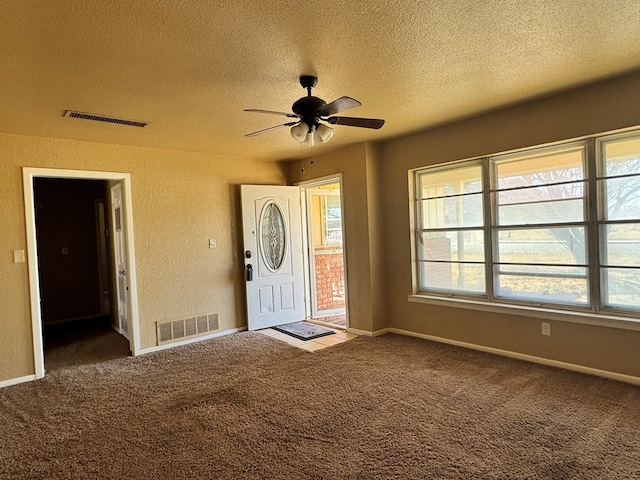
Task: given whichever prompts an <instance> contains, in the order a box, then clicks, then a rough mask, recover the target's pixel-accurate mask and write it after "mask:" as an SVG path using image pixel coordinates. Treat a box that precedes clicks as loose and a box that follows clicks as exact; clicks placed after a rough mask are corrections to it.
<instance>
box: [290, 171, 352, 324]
mask: <svg viewBox="0 0 640 480" xmlns="http://www.w3.org/2000/svg"><path fill="white" fill-rule="evenodd" d="M329 183H338V184H339V185H340V204H341V205H342V209H343V215H342V263H343V268H344V285H345V288H344V300H345V301H344V311H345V318H346V320H347V328H348V327H349V281H348V276H347V275H348V272H347V270H348V269H347V233H346V231H345V228H344V184H343V182H342V173H337V174H334V175H326V176H324V177H318V178H313V179H311V180H305V181H302V182H298V183H296V184H295V185H296V186H297V187H300V189H301V190H306V189H309V188H313V187H319V186H321V185H327V184H329ZM300 198H301V199H302V225H303V230H304V232H303V235H302V238H303V244H304V251H305V261H304V268H305V272H304V278H305V289H306V290H305V294H306V295H305V299H306V300H305V303H306V306H305V310H306V312H307V318H312V314H311V313H312V307H311V302H312V296H311V288H312V285H311V282H312V280H311V265H310V262H309V252H310V247H309V218H308V215H307V194H306V191H305V192H304V195H300Z"/></svg>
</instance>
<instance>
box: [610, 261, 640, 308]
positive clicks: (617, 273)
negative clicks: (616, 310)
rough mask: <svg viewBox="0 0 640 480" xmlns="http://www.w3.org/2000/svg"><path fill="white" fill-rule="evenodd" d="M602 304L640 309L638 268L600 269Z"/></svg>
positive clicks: (639, 273)
mask: <svg viewBox="0 0 640 480" xmlns="http://www.w3.org/2000/svg"><path fill="white" fill-rule="evenodd" d="M601 273H602V285H603V289H602V290H603V292H602V296H603V302H604V304H605V305H609V306H620V307H631V308H634V309H636V308H640V268H602V269H601Z"/></svg>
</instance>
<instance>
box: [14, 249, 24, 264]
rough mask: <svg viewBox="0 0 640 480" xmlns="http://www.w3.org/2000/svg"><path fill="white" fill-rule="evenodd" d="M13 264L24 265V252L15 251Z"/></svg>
mask: <svg viewBox="0 0 640 480" xmlns="http://www.w3.org/2000/svg"><path fill="white" fill-rule="evenodd" d="M13 263H24V250H14V251H13Z"/></svg>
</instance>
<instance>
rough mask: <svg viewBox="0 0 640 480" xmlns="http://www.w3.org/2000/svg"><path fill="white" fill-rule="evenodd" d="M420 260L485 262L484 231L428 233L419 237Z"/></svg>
mask: <svg viewBox="0 0 640 480" xmlns="http://www.w3.org/2000/svg"><path fill="white" fill-rule="evenodd" d="M418 258H419V259H420V260H440V261H454V262H457V261H467V262H469V261H471V262H484V237H483V232H482V230H473V231H464V232H444V233H440V232H439V233H428V232H421V233H420V235H419V237H418Z"/></svg>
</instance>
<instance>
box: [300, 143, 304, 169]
mask: <svg viewBox="0 0 640 480" xmlns="http://www.w3.org/2000/svg"><path fill="white" fill-rule="evenodd" d="M300 165H301V166H302V168H301V169H300V171H301V172H302V173H304V150H303V149H302V143H300Z"/></svg>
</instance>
